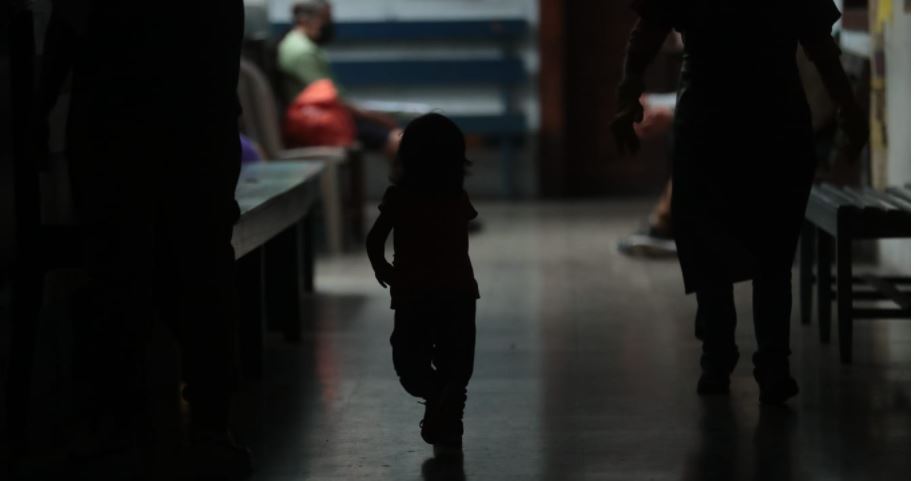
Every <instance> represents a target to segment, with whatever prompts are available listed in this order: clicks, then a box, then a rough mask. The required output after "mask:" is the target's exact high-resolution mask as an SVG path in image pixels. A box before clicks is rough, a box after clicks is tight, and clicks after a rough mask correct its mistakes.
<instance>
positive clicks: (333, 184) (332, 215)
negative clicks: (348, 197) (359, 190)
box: [320, 162, 344, 254]
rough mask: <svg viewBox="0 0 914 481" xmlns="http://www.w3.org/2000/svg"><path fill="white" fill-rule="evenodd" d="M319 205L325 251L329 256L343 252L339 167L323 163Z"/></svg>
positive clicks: (332, 163) (331, 163) (334, 164)
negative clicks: (322, 222)
mask: <svg viewBox="0 0 914 481" xmlns="http://www.w3.org/2000/svg"><path fill="white" fill-rule="evenodd" d="M320 188H321V204H322V205H323V207H324V228H325V229H326V231H327V249H328V250H329V251H330V253H331V254H340V253H342V252H343V238H344V236H343V230H344V226H343V199H342V195H341V193H340V180H339V165H337V164H336V163H334V162H325V163H324V171H323V172H322V173H321V183H320Z"/></svg>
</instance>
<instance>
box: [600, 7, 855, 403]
mask: <svg viewBox="0 0 914 481" xmlns="http://www.w3.org/2000/svg"><path fill="white" fill-rule="evenodd" d="M634 8H635V10H636V11H637V12H638V14H639V15H640V17H641V18H640V20H639V21H638V23H637V25H636V26H635V28H634V30H633V31H632V34H631V39H630V41H629V47H628V52H627V57H626V60H625V76H624V80H623V81H622V83H621V85H620V87H619V97H620V103H619V105H620V106H621V108H620V111H619V113H618V115H617V117H616V119H615V120H614V125H613V131H614V135H615V136H616V139H617V142H618V144H619V147H620V149H622V150H623V151H624V150H630V149H633V148H636V145H637V138H636V135H635V132H634V129H633V124H634V123H636V122H638V121H639V120H640V119H641V116H642V109H641V105H640V103H639V102H638V98H639V96H640V94H641V92H642V91H643V81H642V80H641V79H642V75H643V73H644V71H645V69H646V67H647V65H648V63H649V62H650V61H651V59H652V58H653V57H654V56H655V55H656V53H657V51H658V49H659V48H660V45H661V44H662V42H663V40H664V39H665V38H666V36H667V34H668V33H669V32H670V30H671V29H675V30H677V31H679V32H681V33H682V35H683V40H684V43H685V60H684V64H683V69H682V75H681V79H680V92H679V101H678V105H677V110H676V117H675V121H674V139H675V140H674V147H673V149H674V152H673V159H674V160H673V162H674V166H673V192H672V214H673V215H672V219H673V235H674V238H675V240H676V247H677V251H678V255H679V261H680V266H681V268H682V273H683V278H684V281H685V289H686V291H687V292H689V293H691V292H694V293H695V294H696V297H697V301H698V319H699V325H700V327H701V328H702V329H701V337H702V341H703V351H702V356H701V367H702V375H701V378H700V379H699V382H698V392H699V393H700V394H723V393H726V392H728V391H729V385H730V373H731V372H732V370H733V368H734V366H735V365H736V361H737V358H738V357H739V354H738V350H737V346H736V343H735V336H734V331H735V326H736V309H735V307H734V301H733V283H734V282H739V281H743V280H750V279H751V280H752V282H753V317H754V322H755V334H756V340H757V342H758V350H757V351H756V353H755V355H754V356H753V362H754V364H755V370H754V375H755V378H756V380H757V382H758V384H759V400H760V401H761V402H762V403H768V404H779V403H782V402H784V401H786V400H787V399H789V398H790V397H792V396H794V395H796V394H797V392H798V387H797V383H796V381H795V380H794V379H793V377H792V376H791V374H790V368H789V362H788V357H789V355H790V347H789V338H790V307H791V264H792V261H793V253H794V250H795V249H796V244H797V240H798V237H799V231H800V227H801V225H802V221H803V215H804V209H805V205H806V200H807V197H808V195H809V191H810V188H811V185H812V180H813V175H814V170H815V164H816V156H815V150H814V143H813V133H812V124H811V119H810V112H809V106H808V104H807V102H806V98H805V94H804V92H803V86H802V83H801V81H800V77H799V74H798V72H797V63H796V50H797V47H798V44H799V45H801V46H802V47H803V48H804V50H805V51H806V52H807V54H808V55H809V57H810V58H811V59H812V61H813V63H815V65H816V67H817V70H818V71H819V73H820V74H821V75H822V78H823V81H824V82H825V85H826V88H827V90H828V91H829V94H830V96H831V97H832V98H833V99H834V100H835V102H836V104H837V105H838V107H839V125H840V127H841V128H842V130H843V131H844V132H845V134H846V136H847V137H846V138H848V139H851V141H850V142H848V143H846V144H844V145H843V147H844V151H843V152H842V155H843V160H842V161H843V162H851V161H852V159H855V158H856V156H857V155H858V154H859V151H860V149H862V146H863V144H864V143H865V140H866V137H867V136H866V131H867V127H866V118H865V116H864V115H863V113H862V111H861V109H860V108H859V107H858V105H857V103H856V101H855V99H854V97H853V94H852V91H851V88H850V85H849V82H848V80H847V77H846V75H845V73H844V71H843V69H842V66H841V63H840V59H839V54H840V51H839V49H838V47H837V45H836V44H835V42H834V40H833V38H832V37H831V26H832V24H833V23H834V22H835V21H837V20H838V18H840V13H839V12H838V10H837V9H836V8H835V6H834V4H833V3H832V1H831V0H773V1H771V2H767V3H765V4H764V5H759V4H756V3H751V2H729V1H722V0H635V2H634ZM746 31H753V32H759V35H754V36H747V35H745V34H744V32H746ZM736 99H740V102H741V104H742V105H743V106H744V111H745V112H747V116H746V118H745V119H743V120H742V121H741V122H740V123H738V124H736V123H728V122H726V121H725V119H726V118H727V114H728V112H729V110H731V109H730V108H729V106H730V105H731V104H732V103H733V102H734V101H735V100H736ZM721 119H724V121H721Z"/></svg>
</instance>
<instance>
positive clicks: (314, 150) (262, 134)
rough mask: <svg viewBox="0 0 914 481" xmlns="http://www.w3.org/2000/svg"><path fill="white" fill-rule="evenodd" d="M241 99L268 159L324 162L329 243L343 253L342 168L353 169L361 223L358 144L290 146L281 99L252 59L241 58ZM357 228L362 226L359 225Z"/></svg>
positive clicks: (355, 210)
mask: <svg viewBox="0 0 914 481" xmlns="http://www.w3.org/2000/svg"><path fill="white" fill-rule="evenodd" d="M238 98H239V100H240V101H241V108H242V114H241V122H242V126H243V129H244V131H245V133H247V134H248V135H249V136H250V137H251V138H253V139H254V140H256V141H257V142H258V143H259V144H260V146H261V147H262V148H263V150H264V152H265V154H266V156H267V160H268V161H270V160H301V161H318V162H323V163H324V171H323V174H322V176H321V203H322V204H323V214H324V220H325V223H326V233H327V246H328V248H329V250H330V252H332V253H340V252H342V250H343V244H344V242H345V235H344V232H345V230H344V221H343V218H344V206H343V195H342V192H341V188H340V186H341V170H342V169H344V168H345V167H349V168H351V169H352V171H353V172H352V173H351V176H350V180H351V182H350V185H349V187H350V192H349V195H348V196H347V198H348V200H349V201H350V202H349V203H350V204H355V205H351V207H352V209H350V210H351V213H352V215H353V224H360V223H361V216H360V215H358V214H359V212H360V210H361V208H362V207H361V191H362V190H363V187H362V186H361V185H360V184H361V183H362V179H361V153H360V149H359V148H358V147H357V146H356V147H351V148H345V147H301V148H292V149H289V148H286V147H285V145H284V144H283V142H282V138H281V135H280V123H279V122H280V114H279V109H278V108H277V98H276V96H275V94H274V92H273V88H272V87H271V85H270V82H269V81H268V80H267V77H266V76H265V75H264V74H263V72H261V71H260V69H259V68H258V67H257V66H256V65H255V64H254V63H253V62H251V61H249V60H246V59H242V60H241V72H240V75H239V79H238ZM354 227H355V231H356V232H359V231H360V230H361V227H360V226H358V225H355V226H354Z"/></svg>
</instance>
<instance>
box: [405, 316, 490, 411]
mask: <svg viewBox="0 0 914 481" xmlns="http://www.w3.org/2000/svg"><path fill="white" fill-rule="evenodd" d="M390 345H391V346H392V347H393V360H394V369H396V371H397V375H398V376H399V377H400V384H402V385H403V387H404V388H405V389H406V392H408V393H410V394H412V395H413V396H416V397H421V398H424V399H429V398H431V397H433V396H435V395H436V394H437V393H438V392H440V391H441V389H442V388H443V387H444V386H445V385H449V386H451V387H452V388H454V389H457V390H463V392H465V389H466V385H467V383H469V381H470V376H472V375H473V355H474V351H475V347H476V300H475V299H461V300H447V301H425V302H417V303H410V304H407V305H405V306H404V305H401V306H398V307H397V309H396V310H395V314H394V332H393V334H391V336H390Z"/></svg>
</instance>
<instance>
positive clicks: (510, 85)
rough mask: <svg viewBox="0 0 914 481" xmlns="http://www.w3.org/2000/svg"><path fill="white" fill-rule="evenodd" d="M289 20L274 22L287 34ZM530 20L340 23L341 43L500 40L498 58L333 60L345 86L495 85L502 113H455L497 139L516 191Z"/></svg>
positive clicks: (474, 131)
mask: <svg viewBox="0 0 914 481" xmlns="http://www.w3.org/2000/svg"><path fill="white" fill-rule="evenodd" d="M289 28H290V25H289V24H288V23H277V24H274V25H273V26H272V29H273V33H274V36H276V37H277V38H281V36H282V35H284V34H285V32H287V31H288V29H289ZM530 31H531V29H530V25H529V22H528V21H527V20H526V19H515V18H506V19H493V20H460V21H452V20H448V21H443V20H442V21H383V22H339V23H337V24H336V40H335V45H341V46H352V45H377V44H382V43H390V42H396V43H397V44H404V45H427V44H429V43H438V44H440V45H443V46H448V45H453V44H454V43H460V44H461V45H486V46H488V45H495V46H496V47H498V49H499V52H500V53H499V55H498V56H496V57H494V58H462V59H461V58H446V59H444V58H441V59H436V58H432V59H429V58H422V59H416V58H392V59H381V60H379V59H371V60H333V59H332V58H331V69H332V70H333V75H334V77H335V79H336V80H337V81H338V82H339V83H340V85H342V86H343V87H345V88H360V87H398V88H399V87H402V88H415V87H433V88H447V87H455V86H484V87H488V86H494V87H496V88H497V89H498V91H499V94H500V97H501V107H502V108H501V112H498V113H483V114H478V115H474V114H454V115H449V117H451V118H452V119H453V120H454V121H455V122H456V123H457V124H458V125H459V126H460V128H461V129H463V131H464V132H465V133H466V134H469V135H478V136H480V137H484V138H491V139H494V140H496V141H497V142H498V144H499V146H500V149H501V176H502V184H503V190H504V191H505V193H506V194H507V195H508V196H514V195H516V193H517V188H516V185H515V182H514V178H515V161H516V157H517V151H518V144H519V143H520V142H521V141H522V140H523V138H524V136H525V135H526V134H527V131H528V126H527V118H526V116H525V115H524V114H523V112H521V110H520V106H519V102H518V99H517V91H518V89H519V88H520V87H521V86H524V85H527V84H529V74H528V73H527V70H526V68H525V67H524V64H523V62H522V60H521V59H520V57H519V56H518V54H517V45H518V44H519V42H520V41H522V40H523V39H525V38H527V37H528V36H529V35H530Z"/></svg>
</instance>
